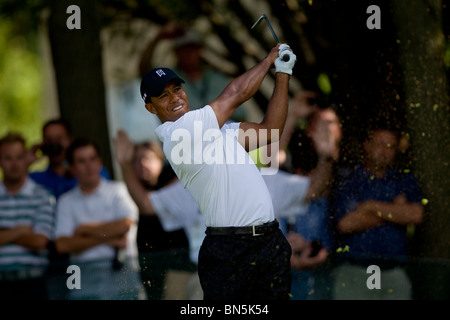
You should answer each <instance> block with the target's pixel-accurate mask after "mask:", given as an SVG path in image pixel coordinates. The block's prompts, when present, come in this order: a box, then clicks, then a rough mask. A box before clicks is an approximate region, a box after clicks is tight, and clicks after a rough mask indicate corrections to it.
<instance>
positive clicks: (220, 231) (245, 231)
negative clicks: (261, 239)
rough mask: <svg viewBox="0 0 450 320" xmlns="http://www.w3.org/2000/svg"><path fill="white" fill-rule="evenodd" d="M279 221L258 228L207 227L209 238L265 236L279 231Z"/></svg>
mask: <svg viewBox="0 0 450 320" xmlns="http://www.w3.org/2000/svg"><path fill="white" fill-rule="evenodd" d="M278 227H279V226H278V221H277V220H274V221H272V222H267V223H264V224H261V225H258V226H248V227H207V228H206V231H205V233H206V235H208V236H230V235H250V236H263V235H267V234H269V233H272V232H273V231H275V230H277V229H278Z"/></svg>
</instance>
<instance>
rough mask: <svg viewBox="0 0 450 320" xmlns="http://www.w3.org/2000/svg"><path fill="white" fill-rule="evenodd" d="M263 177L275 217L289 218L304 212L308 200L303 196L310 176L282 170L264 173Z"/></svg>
mask: <svg viewBox="0 0 450 320" xmlns="http://www.w3.org/2000/svg"><path fill="white" fill-rule="evenodd" d="M263 178H264V181H265V182H266V185H267V188H268V189H269V192H270V194H271V196H272V203H273V208H274V211H275V217H277V218H289V217H292V216H297V215H303V214H305V213H306V211H307V210H308V207H309V202H308V201H306V199H305V196H306V192H307V191H308V188H309V185H310V183H311V179H310V178H308V177H306V176H300V175H298V174H293V173H288V172H286V171H283V170H279V171H278V172H277V173H276V174H274V175H264V176H263Z"/></svg>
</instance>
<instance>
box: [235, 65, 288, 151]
mask: <svg viewBox="0 0 450 320" xmlns="http://www.w3.org/2000/svg"><path fill="white" fill-rule="evenodd" d="M289 78H290V76H289V75H288V74H286V73H281V72H278V73H276V81H275V88H274V91H273V94H272V97H271V98H270V100H269V105H268V107H267V111H266V114H265V115H264V118H263V120H262V121H261V122H260V123H254V122H242V123H241V125H240V127H239V128H240V129H241V130H242V131H243V132H240V133H239V142H240V144H241V145H242V146H244V148H245V150H247V151H250V149H251V148H250V146H255V145H256V147H258V148H259V147H262V146H264V145H267V144H270V143H272V142H276V141H279V140H280V137H281V134H282V132H283V128H284V124H285V122H286V117H287V112H288V107H289V95H288V89H289ZM248 130H255V132H256V139H257V143H256V144H254V143H253V144H249V139H246V137H249V135H247V134H245V133H246V132H247V131H248ZM261 130H266V132H267V134H266V135H261V134H259V133H260V131H261ZM242 133H244V134H242ZM260 137H267V139H260Z"/></svg>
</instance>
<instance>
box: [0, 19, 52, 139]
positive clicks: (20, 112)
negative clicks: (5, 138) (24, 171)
mask: <svg viewBox="0 0 450 320" xmlns="http://www.w3.org/2000/svg"><path fill="white" fill-rule="evenodd" d="M13 29H14V26H13V24H12V22H11V21H10V20H2V21H0V135H1V136H2V135H4V134H5V133H6V132H7V131H10V130H13V131H18V132H20V133H22V134H23V135H24V137H25V138H26V140H27V143H28V144H32V143H35V142H37V141H39V140H40V139H41V126H42V118H43V107H42V92H43V89H42V78H41V70H40V68H41V66H40V61H39V58H38V55H37V53H36V48H35V46H33V44H32V43H31V44H30V42H29V41H28V40H27V39H26V38H25V37H24V36H21V35H18V34H17V33H13Z"/></svg>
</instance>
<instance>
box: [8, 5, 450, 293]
mask: <svg viewBox="0 0 450 320" xmlns="http://www.w3.org/2000/svg"><path fill="white" fill-rule="evenodd" d="M70 5H77V6H78V7H79V8H80V17H81V24H80V26H81V29H69V28H68V27H67V22H68V19H69V18H70V17H71V16H72V14H73V13H72V12H67V8H68V7H69V6H70ZM370 5H377V6H378V7H379V8H380V12H381V16H380V17H381V24H380V26H381V29H369V28H368V27H367V25H366V23H367V21H368V19H369V18H370V17H371V13H367V8H368V7H369V6H370ZM449 6H450V1H447V0H414V1H408V0H396V1H387V0H386V1H382V0H371V1H367V0H281V1H269V0H209V1H206V0H205V1H202V0H198V1H178V0H123V1H119V0H97V1H92V0H0V135H3V134H5V133H6V132H7V131H8V130H11V129H13V130H16V131H20V132H22V133H23V134H24V135H25V137H26V139H27V143H28V144H29V145H32V144H33V143H37V142H39V141H41V140H42V133H41V130H42V124H43V123H44V122H45V121H46V120H48V119H50V118H54V117H59V116H62V117H64V118H66V119H68V120H69V121H70V123H71V125H72V129H73V133H74V136H90V137H94V138H95V139H96V141H98V142H99V143H100V145H101V147H102V153H103V154H102V157H103V160H104V164H105V166H106V167H107V169H109V171H110V172H111V173H112V175H113V176H115V177H116V178H120V177H119V173H118V170H117V167H116V165H115V163H114V160H113V157H112V156H111V154H112V139H113V137H114V136H115V132H116V130H117V129H118V128H121V127H124V126H127V125H130V123H127V121H129V122H131V121H133V119H129V118H127V117H128V116H129V114H130V112H129V110H131V108H137V109H138V111H136V112H140V113H141V114H140V115H139V116H138V118H139V119H140V120H141V121H142V122H143V124H142V125H143V126H145V125H147V126H148V129H147V130H140V131H137V132H138V133H136V135H135V136H132V138H133V139H134V140H135V141H138V140H144V139H151V138H154V137H155V136H154V132H153V130H152V129H151V127H152V126H156V125H157V122H158V121H157V119H155V118H154V117H153V116H152V115H151V114H149V113H147V112H146V111H145V110H144V105H143V102H142V100H140V97H139V92H138V88H139V81H140V77H141V75H140V73H139V63H140V59H141V58H142V55H143V53H144V51H145V49H146V47H147V45H148V43H149V42H151V41H152V40H153V39H155V37H156V36H157V35H158V33H159V32H160V31H161V29H162V28H163V27H164V26H167V25H168V24H170V23H176V24H177V25H179V26H181V27H189V28H191V29H193V30H195V31H197V33H198V34H200V35H201V36H202V38H203V43H204V46H205V48H204V54H203V59H204V63H206V64H207V65H208V66H210V67H211V68H214V69H217V70H219V71H221V72H222V73H224V74H226V75H227V76H230V77H234V76H237V75H239V74H241V73H243V72H244V71H246V70H248V69H249V68H250V67H252V66H253V65H255V64H256V63H257V62H258V61H260V60H261V59H262V58H263V57H264V56H265V55H266V54H267V53H268V51H269V50H270V49H271V48H272V47H273V46H274V45H275V44H276V43H275V41H274V38H273V37H272V34H271V33H270V31H269V29H268V28H267V26H266V25H265V24H264V23H261V24H260V25H259V26H258V27H256V28H254V29H251V26H252V25H253V23H254V22H255V21H256V20H257V19H258V17H259V16H260V15H261V14H262V13H265V14H266V15H267V16H268V17H269V19H270V22H271V24H272V26H273V28H274V29H275V31H276V33H277V35H278V38H279V39H280V41H281V42H286V43H288V44H289V45H290V46H291V47H292V49H293V50H294V52H295V53H296V55H297V64H296V66H295V68H294V74H293V80H292V82H291V87H290V90H291V92H290V94H291V96H293V95H294V94H295V93H296V92H298V91H299V90H311V91H315V92H318V93H319V94H320V99H321V101H322V103H324V104H331V103H333V104H335V105H336V106H337V113H338V115H339V116H340V118H341V121H342V130H343V143H342V151H341V158H342V159H341V165H343V166H351V165H352V164H353V163H354V162H355V161H356V160H357V159H358V157H359V154H358V152H357V151H356V150H357V149H358V147H359V137H360V136H361V133H362V132H364V130H365V129H366V128H367V126H368V125H369V124H370V123H371V122H372V121H373V120H376V121H379V120H380V119H382V120H383V121H385V122H387V123H389V124H390V125H394V126H396V127H398V128H399V129H400V130H401V131H402V133H403V136H404V137H406V138H407V139H406V141H407V145H406V146H405V148H404V159H403V165H404V170H412V171H414V173H415V174H416V175H417V177H418V178H419V181H420V184H421V188H422V192H423V195H424V203H426V219H425V221H424V223H423V224H422V225H421V226H420V227H417V230H414V233H413V234H412V237H413V239H412V241H413V242H414V243H416V244H417V245H415V246H414V252H412V256H413V257H415V259H417V260H418V261H419V262H420V264H417V265H416V266H415V269H414V270H413V271H412V274H414V275H415V276H416V279H417V281H416V282H415V283H416V285H417V286H421V287H422V288H423V290H422V291H420V290H419V291H417V292H427V295H426V297H427V298H434V297H442V296H443V295H444V296H447V297H449V296H450V295H449V289H448V288H445V284H448V283H449V280H450V270H449V269H450V263H449V259H450V233H449V232H448V231H447V228H448V227H450V213H449V207H450V163H449V162H450V147H449V143H450V129H449V126H450V103H449V88H450V86H449V84H450V8H449ZM174 61H175V56H174V54H173V52H172V50H171V43H170V41H165V42H164V41H161V45H160V46H158V47H157V48H156V49H155V52H154V53H153V59H152V64H153V65H154V66H163V65H173V64H174V63H175V62H174ZM272 83H273V74H270V76H269V77H267V79H266V80H264V83H263V86H262V87H261V90H260V91H259V92H258V93H257V94H256V95H255V96H254V98H253V99H252V100H251V101H249V104H248V105H247V106H246V108H247V109H246V110H247V116H248V119H249V120H255V121H257V120H258V119H260V118H261V117H262V115H263V113H264V111H265V108H266V106H267V101H268V98H269V97H270V94H271V90H272V89H271V88H272ZM139 108H141V109H139ZM127 110H128V111H127ZM139 134H142V136H140V135H139ZM44 167H45V164H44V163H42V162H40V163H36V164H34V165H33V168H32V169H40V168H44ZM418 294H420V293H418ZM418 298H420V296H418Z"/></svg>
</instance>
